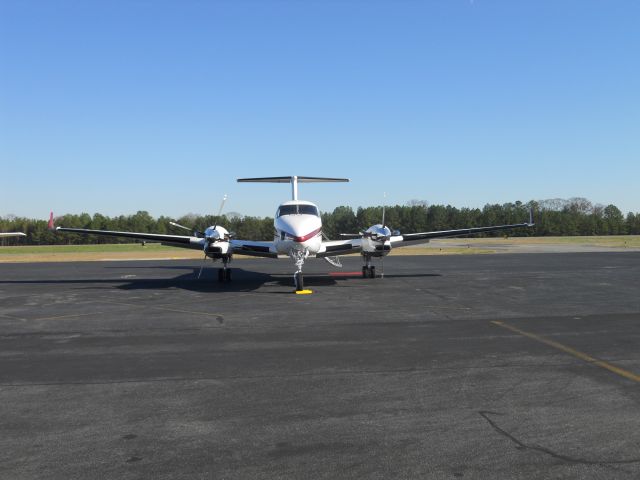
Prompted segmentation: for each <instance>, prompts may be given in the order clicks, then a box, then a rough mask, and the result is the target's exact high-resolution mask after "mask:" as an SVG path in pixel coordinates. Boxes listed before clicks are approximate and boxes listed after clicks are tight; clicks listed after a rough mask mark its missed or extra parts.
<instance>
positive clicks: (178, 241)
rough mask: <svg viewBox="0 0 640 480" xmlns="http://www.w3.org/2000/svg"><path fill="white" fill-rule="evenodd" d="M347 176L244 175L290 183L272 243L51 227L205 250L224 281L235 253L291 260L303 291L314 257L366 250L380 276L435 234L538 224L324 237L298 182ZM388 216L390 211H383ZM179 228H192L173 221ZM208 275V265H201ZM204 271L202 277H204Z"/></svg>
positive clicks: (381, 228) (366, 271)
mask: <svg viewBox="0 0 640 480" xmlns="http://www.w3.org/2000/svg"><path fill="white" fill-rule="evenodd" d="M348 181H349V179H346V178H323V177H297V176H293V177H261V178H240V179H238V182H261V183H264V182H268V183H290V184H291V192H292V199H291V200H290V201H286V202H284V203H282V204H280V206H279V207H278V210H277V211H276V215H275V219H274V222H273V223H274V227H275V235H274V239H273V240H272V241H254V240H240V239H236V238H233V235H232V234H230V233H229V231H228V230H227V229H226V228H224V227H222V226H220V225H213V226H210V227H209V228H207V229H206V230H205V231H204V232H199V231H197V230H195V231H194V232H193V235H190V236H186V235H166V234H155V233H141V232H118V231H111V230H90V229H84V228H65V227H55V226H54V223H53V212H52V213H51V217H50V219H49V229H51V230H55V231H58V232H74V233H83V234H93V235H110V236H115V237H127V238H136V239H141V240H150V241H156V242H160V243H162V244H163V245H170V246H174V247H183V248H192V249H198V250H202V251H203V252H204V255H205V259H206V257H209V258H212V259H213V260H214V261H215V260H218V259H220V260H222V264H223V266H222V268H220V269H219V270H218V280H219V281H230V280H231V269H230V268H229V267H228V264H229V262H230V261H231V259H232V256H233V254H236V253H237V254H242V255H250V256H256V257H269V258H286V257H289V258H291V259H292V260H293V261H294V263H295V265H296V272H295V274H294V283H295V287H296V291H297V292H301V291H305V290H304V279H303V274H302V267H303V265H304V262H305V260H306V259H307V258H309V257H316V258H324V259H325V260H327V261H328V262H329V263H331V264H332V265H334V266H337V267H340V266H342V265H341V264H340V261H339V259H338V257H337V256H338V255H347V254H350V253H360V254H361V255H362V257H363V259H364V266H363V267H362V276H363V277H364V278H374V277H375V276H376V275H375V267H374V266H372V265H371V260H372V258H374V257H384V256H386V255H388V254H389V252H390V251H391V249H392V248H395V247H404V246H407V245H414V244H418V243H426V242H428V241H429V240H430V239H432V238H441V237H455V236H461V235H469V234H474V233H481V232H491V231H496V230H510V229H514V228H521V227H532V226H533V225H534V224H533V218H532V213H531V212H530V214H529V222H525V223H518V224H513V225H494V226H489V227H474V228H465V229H458V230H444V231H436V232H422V233H409V234H401V233H400V232H398V231H391V229H390V228H389V227H388V226H387V225H385V222H384V218H383V221H382V223H381V224H377V225H373V226H371V227H369V228H368V229H367V230H366V231H364V232H361V233H359V234H347V235H343V239H341V240H323V234H322V220H321V218H320V212H319V211H318V207H317V206H316V205H315V204H313V203H311V202H308V201H304V200H299V199H298V184H299V183H311V182H348ZM383 217H384V214H383ZM173 225H175V226H177V227H180V228H184V229H187V230H190V229H188V228H187V227H183V226H182V225H178V224H175V223H174V224H173ZM200 273H202V268H200ZM200 273H199V274H198V277H200Z"/></svg>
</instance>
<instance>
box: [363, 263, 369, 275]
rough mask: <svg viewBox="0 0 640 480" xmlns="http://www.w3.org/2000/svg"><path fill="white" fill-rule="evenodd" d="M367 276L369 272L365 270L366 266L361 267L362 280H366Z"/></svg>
mask: <svg viewBox="0 0 640 480" xmlns="http://www.w3.org/2000/svg"><path fill="white" fill-rule="evenodd" d="M368 276H369V270H368V269H367V266H366V265H365V266H363V267H362V278H367V277H368Z"/></svg>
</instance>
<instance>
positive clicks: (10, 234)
mask: <svg viewBox="0 0 640 480" xmlns="http://www.w3.org/2000/svg"><path fill="white" fill-rule="evenodd" d="M26 236H27V235H26V234H24V233H22V232H6V233H4V232H0V237H26Z"/></svg>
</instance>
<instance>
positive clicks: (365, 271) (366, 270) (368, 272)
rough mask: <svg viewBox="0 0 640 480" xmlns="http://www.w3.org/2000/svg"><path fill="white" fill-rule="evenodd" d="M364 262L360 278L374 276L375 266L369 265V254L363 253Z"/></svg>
mask: <svg viewBox="0 0 640 480" xmlns="http://www.w3.org/2000/svg"><path fill="white" fill-rule="evenodd" d="M363 257H364V261H365V264H364V265H363V267H362V278H376V267H375V266H373V265H371V256H369V255H363Z"/></svg>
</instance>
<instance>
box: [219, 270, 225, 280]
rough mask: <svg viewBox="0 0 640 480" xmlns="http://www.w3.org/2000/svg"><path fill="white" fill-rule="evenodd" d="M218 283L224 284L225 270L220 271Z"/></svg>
mask: <svg viewBox="0 0 640 480" xmlns="http://www.w3.org/2000/svg"><path fill="white" fill-rule="evenodd" d="M218 281H219V282H224V268H219V269H218Z"/></svg>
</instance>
